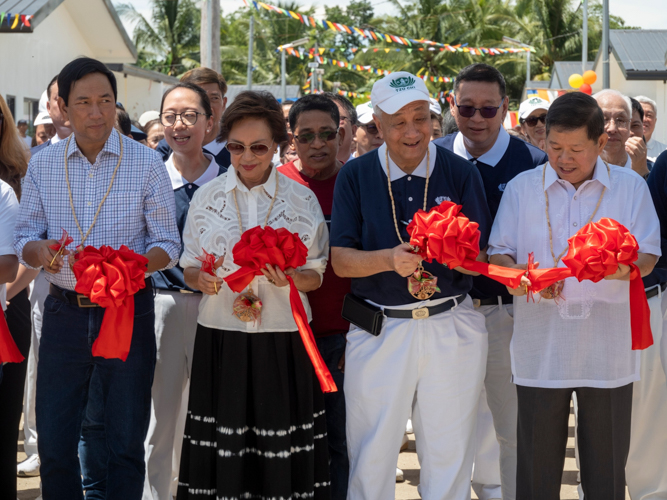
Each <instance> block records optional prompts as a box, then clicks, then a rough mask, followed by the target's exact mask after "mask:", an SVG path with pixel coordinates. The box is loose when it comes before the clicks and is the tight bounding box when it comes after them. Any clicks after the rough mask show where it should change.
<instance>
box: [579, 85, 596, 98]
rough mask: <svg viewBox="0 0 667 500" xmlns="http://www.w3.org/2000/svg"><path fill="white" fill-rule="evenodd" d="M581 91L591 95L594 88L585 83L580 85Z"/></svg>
mask: <svg viewBox="0 0 667 500" xmlns="http://www.w3.org/2000/svg"><path fill="white" fill-rule="evenodd" d="M579 91H580V92H583V93H584V94H588V95H591V94H592V93H593V89H592V88H591V86H590V85H588V84H587V83H584V84H583V85H582V86H581V87H579Z"/></svg>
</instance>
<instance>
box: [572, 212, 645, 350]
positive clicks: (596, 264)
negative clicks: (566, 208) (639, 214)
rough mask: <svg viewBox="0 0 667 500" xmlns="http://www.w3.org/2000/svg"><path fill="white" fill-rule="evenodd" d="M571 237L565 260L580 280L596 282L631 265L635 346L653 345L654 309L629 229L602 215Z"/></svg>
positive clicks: (633, 345)
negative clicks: (637, 264) (652, 320)
mask: <svg viewBox="0 0 667 500" xmlns="http://www.w3.org/2000/svg"><path fill="white" fill-rule="evenodd" d="M567 241H568V244H569V247H570V248H569V250H568V252H567V255H566V256H565V257H563V263H564V264H565V265H566V266H567V267H568V268H569V269H570V270H571V272H572V275H573V276H574V277H575V278H577V279H578V280H579V281H583V280H591V281H592V282H593V283H597V282H598V281H600V280H601V279H602V278H604V277H605V276H609V275H610V274H614V273H615V272H616V271H617V270H618V265H619V264H625V265H626V266H630V325H631V329H632V349H635V350H641V349H646V348H647V347H650V346H651V345H653V334H652V333H651V311H650V309H649V306H648V301H647V300H646V292H645V291H644V283H643V282H642V277H641V272H640V271H639V268H638V267H637V266H636V265H635V261H636V260H637V254H638V252H639V244H638V243H637V240H636V239H635V237H634V236H633V235H632V234H631V233H630V231H628V229H627V228H626V227H625V226H623V224H620V223H618V222H616V221H615V220H613V219H608V218H606V217H605V218H602V219H600V220H599V221H598V222H591V223H590V224H586V225H585V226H584V227H582V228H581V229H580V230H579V231H578V232H577V234H575V235H574V236H572V237H571V238H570V239H569V240H567Z"/></svg>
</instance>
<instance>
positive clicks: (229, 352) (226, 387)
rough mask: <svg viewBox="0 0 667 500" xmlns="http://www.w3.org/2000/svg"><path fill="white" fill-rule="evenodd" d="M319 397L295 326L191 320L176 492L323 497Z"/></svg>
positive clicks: (325, 474)
mask: <svg viewBox="0 0 667 500" xmlns="http://www.w3.org/2000/svg"><path fill="white" fill-rule="evenodd" d="M328 461H329V457H328V447H327V436H326V421H325V416H324V395H323V394H322V391H321V389H320V385H319V383H318V381H317V377H316V376H315V371H314V369H313V366H312V364H311V362H310V359H309V358H308V355H307V353H306V350H305V348H304V346H303V343H302V341H301V337H300V335H299V333H298V332H272V333H252V334H249V333H246V332H238V331H226V330H216V329H212V328H207V327H204V326H201V325H198V326H197V337H196V340H195V347H194V356H193V363H192V374H191V379H190V399H189V404H188V418H187V421H186V424H185V436H184V438H183V452H182V455H181V467H180V473H179V484H178V496H177V499H178V500H186V499H192V500H195V499H196V500H201V499H203V498H211V499H220V498H224V499H256V498H257V499H264V498H266V499H276V500H279V499H284V500H287V499H300V498H314V499H316V500H319V499H322V500H328V499H329V498H330V493H329V464H328Z"/></svg>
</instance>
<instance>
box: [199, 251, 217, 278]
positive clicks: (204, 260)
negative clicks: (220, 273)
mask: <svg viewBox="0 0 667 500" xmlns="http://www.w3.org/2000/svg"><path fill="white" fill-rule="evenodd" d="M201 251H202V252H204V253H203V254H201V255H200V256H199V257H196V259H197V260H198V261H199V262H201V270H202V272H205V273H208V274H210V275H211V276H215V255H213V254H212V253H208V252H207V251H206V250H204V249H203V248H202V249H201Z"/></svg>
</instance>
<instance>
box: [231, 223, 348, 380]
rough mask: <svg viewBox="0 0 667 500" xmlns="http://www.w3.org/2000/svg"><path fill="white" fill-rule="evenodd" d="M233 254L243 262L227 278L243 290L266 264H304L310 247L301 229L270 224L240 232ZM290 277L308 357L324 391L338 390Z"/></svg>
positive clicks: (294, 312) (294, 309)
mask: <svg viewBox="0 0 667 500" xmlns="http://www.w3.org/2000/svg"><path fill="white" fill-rule="evenodd" d="M232 254H233V256H234V263H235V264H236V265H238V266H241V269H239V270H238V271H236V272H235V273H232V274H231V275H229V276H227V277H226V278H225V281H226V282H227V285H228V286H229V288H231V289H232V291H234V292H237V293H240V292H242V291H243V290H244V289H245V287H247V286H248V285H249V284H250V282H251V281H252V280H253V278H254V277H255V276H262V271H261V269H265V268H266V264H271V265H273V266H278V267H279V268H280V269H281V270H282V271H284V270H285V269H287V268H289V267H293V268H297V267H299V266H302V265H304V264H305V263H306V258H307V256H308V249H307V248H306V245H304V244H303V242H302V241H301V239H300V238H299V235H298V233H292V232H290V231H288V230H287V229H285V228H278V229H273V228H272V227H270V226H267V227H265V228H264V229H262V228H261V227H260V226H256V227H253V228H252V229H248V230H247V231H245V232H244V233H243V234H242V235H241V240H240V241H239V242H238V243H237V244H236V245H234V248H233V249H232ZM287 281H289V285H290V293H289V298H290V306H291V308H292V316H293V317H294V321H295V322H296V325H297V327H298V329H299V334H300V335H301V340H302V341H303V345H304V347H305V348H306V352H307V353H308V357H309V358H310V361H311V362H312V363H313V367H314V368H315V373H316V375H317V379H318V380H319V382H320V386H321V387H322V392H336V391H337V390H338V389H337V388H336V384H335V383H334V381H333V378H332V377H331V373H330V372H329V369H328V368H327V365H326V364H325V363H324V360H323V359H322V356H321V355H320V351H319V350H318V349H317V345H316V344H315V337H314V336H313V331H312V330H311V329H310V325H309V324H308V316H307V314H306V310H305V308H304V307H303V302H302V301H301V296H300V295H299V291H298V290H297V288H296V285H295V284H294V281H293V280H292V278H291V276H287Z"/></svg>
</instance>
